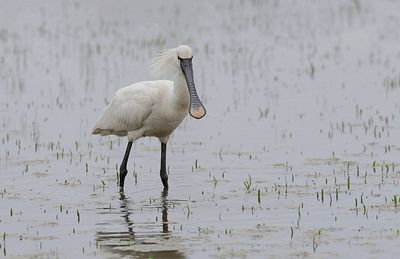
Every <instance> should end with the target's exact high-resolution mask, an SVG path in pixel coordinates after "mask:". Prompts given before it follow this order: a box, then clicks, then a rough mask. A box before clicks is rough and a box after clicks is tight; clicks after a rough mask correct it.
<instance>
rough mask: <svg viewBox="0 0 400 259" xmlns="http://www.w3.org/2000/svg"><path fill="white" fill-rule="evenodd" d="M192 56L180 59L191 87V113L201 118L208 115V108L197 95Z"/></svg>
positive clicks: (189, 87) (196, 117)
mask: <svg viewBox="0 0 400 259" xmlns="http://www.w3.org/2000/svg"><path fill="white" fill-rule="evenodd" d="M192 58H193V57H192ZM192 58H187V59H182V58H179V59H180V61H181V68H182V71H183V74H184V75H185V79H186V84H187V86H188V89H189V95H190V107H189V114H190V116H192V117H193V118H195V119H201V118H203V117H204V116H205V115H206V109H205V108H204V106H203V104H201V101H200V99H199V96H197V92H196V87H195V85H194V78H193V68H192Z"/></svg>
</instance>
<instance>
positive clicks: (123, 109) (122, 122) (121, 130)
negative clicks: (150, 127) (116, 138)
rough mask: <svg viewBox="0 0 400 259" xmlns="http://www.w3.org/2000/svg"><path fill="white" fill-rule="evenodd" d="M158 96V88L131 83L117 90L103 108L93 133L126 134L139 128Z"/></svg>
mask: <svg viewBox="0 0 400 259" xmlns="http://www.w3.org/2000/svg"><path fill="white" fill-rule="evenodd" d="M157 98H158V90H157V89H155V88H152V87H146V86H143V85H132V86H128V87H124V88H121V89H120V90H118V91H117V92H116V93H115V95H114V97H113V98H112V99H111V102H110V103H109V104H108V105H107V106H106V108H105V109H104V110H103V112H102V114H101V116H100V119H99V120H98V122H97V123H96V126H95V127H94V129H93V134H101V135H107V134H116V135H126V134H127V132H128V131H134V130H137V129H139V128H140V127H141V126H142V125H143V122H144V121H145V120H146V119H147V117H148V116H149V115H150V113H151V111H152V109H153V106H154V103H155V101H156V100H157Z"/></svg>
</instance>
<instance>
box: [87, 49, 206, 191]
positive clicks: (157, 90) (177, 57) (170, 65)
mask: <svg viewBox="0 0 400 259" xmlns="http://www.w3.org/2000/svg"><path fill="white" fill-rule="evenodd" d="M151 68H152V72H153V73H154V74H155V75H157V76H162V75H164V74H166V73H171V74H173V76H174V80H173V81H169V80H157V81H144V82H138V83H135V84H133V85H131V86H127V87H124V88H121V89H119V90H118V91H117V92H116V93H115V95H114V97H113V98H112V99H111V101H110V103H109V104H108V105H107V106H106V107H105V109H104V110H103V112H102V114H101V115H100V118H99V120H98V121H97V123H96V125H95V127H94V129H93V134H100V135H103V136H104V135H110V134H112V135H117V136H127V137H128V140H129V142H128V146H127V149H126V152H125V156H124V160H123V161H122V163H121V167H120V187H121V188H123V186H124V179H125V176H126V174H127V170H126V164H127V161H128V157H129V153H130V150H131V145H132V142H134V141H135V140H137V139H138V138H141V137H145V136H153V137H157V138H159V139H160V142H161V143H162V144H161V150H162V151H161V170H160V176H161V179H162V181H163V184H164V187H165V188H168V182H167V181H168V176H167V173H166V166H165V160H166V158H165V151H166V144H167V142H168V140H169V138H170V135H171V133H172V132H173V131H174V130H175V129H176V128H177V127H178V126H179V124H180V123H181V122H182V121H183V120H184V119H185V117H186V116H187V114H188V112H189V113H190V115H191V116H192V117H194V118H196V119H200V118H202V117H203V116H204V115H205V114H206V111H205V109H204V107H203V105H202V104H201V102H200V100H199V98H198V96H197V92H196V89H195V85H194V78H193V70H192V50H191V48H190V47H188V46H185V45H181V46H179V47H177V48H175V49H169V50H165V51H163V52H161V54H160V55H159V56H157V57H156V58H155V59H154V60H153V64H152V66H151Z"/></svg>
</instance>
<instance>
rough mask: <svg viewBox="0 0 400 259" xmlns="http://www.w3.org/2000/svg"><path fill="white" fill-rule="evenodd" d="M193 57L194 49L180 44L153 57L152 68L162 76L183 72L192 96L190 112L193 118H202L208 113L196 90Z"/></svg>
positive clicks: (157, 74)
mask: <svg viewBox="0 0 400 259" xmlns="http://www.w3.org/2000/svg"><path fill="white" fill-rule="evenodd" d="M192 59H193V54H192V49H191V48H190V47H189V46H187V45H180V46H178V47H177V48H174V49H168V50H164V51H162V52H161V54H160V55H159V56H157V57H155V58H154V59H153V63H152V65H151V68H152V72H153V74H155V75H156V76H162V75H164V74H166V73H168V72H170V73H182V74H183V76H184V78H185V81H186V85H187V87H188V91H189V96H190V106H189V114H190V116H192V117H193V118H196V119H201V118H203V117H204V116H205V115H206V109H205V108H204V106H203V104H202V103H201V101H200V99H199V97H198V95H197V92H196V87H195V84H194V77H193V68H192Z"/></svg>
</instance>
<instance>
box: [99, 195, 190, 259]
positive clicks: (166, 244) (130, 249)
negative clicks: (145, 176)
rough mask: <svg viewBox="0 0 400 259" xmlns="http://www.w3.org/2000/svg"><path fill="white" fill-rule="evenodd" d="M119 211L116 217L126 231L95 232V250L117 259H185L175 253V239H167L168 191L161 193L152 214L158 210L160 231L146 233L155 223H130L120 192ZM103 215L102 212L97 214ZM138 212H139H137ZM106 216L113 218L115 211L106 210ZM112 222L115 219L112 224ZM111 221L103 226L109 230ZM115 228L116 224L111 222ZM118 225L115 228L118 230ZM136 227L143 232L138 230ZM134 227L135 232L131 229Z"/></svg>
mask: <svg viewBox="0 0 400 259" xmlns="http://www.w3.org/2000/svg"><path fill="white" fill-rule="evenodd" d="M119 200H120V208H119V212H117V214H120V215H121V217H122V219H123V222H121V223H122V225H124V226H125V227H126V231H120V232H118V231H99V232H97V233H96V241H97V244H98V246H99V248H100V249H101V250H102V251H105V252H107V253H112V254H115V255H116V256H117V257H121V256H132V257H135V258H149V257H154V258H185V255H184V254H183V253H182V252H180V251H179V247H180V244H179V240H178V239H176V238H175V239H174V238H170V237H171V236H170V231H169V230H168V190H164V191H162V193H161V198H160V205H159V206H157V207H156V208H155V209H154V211H157V212H158V211H159V208H161V213H162V215H161V218H162V231H150V232H149V231H148V229H149V228H150V229H152V228H155V227H156V226H159V225H158V223H156V224H151V225H149V223H146V224H144V225H143V224H142V225H140V224H138V223H136V224H137V225H136V226H135V223H134V222H133V221H132V218H133V214H134V212H133V210H132V208H130V205H132V203H131V202H130V201H129V199H128V198H126V196H125V194H124V193H123V192H121V193H120V197H119ZM101 213H102V214H104V211H102V212H101ZM138 213H140V211H139V212H138ZM108 214H110V215H115V211H112V210H110V211H109V212H108ZM113 222H115V220H114V221H113ZM113 222H108V223H103V224H100V225H107V226H110V227H112V225H113V224H114V223H113ZM115 224H116V225H117V223H115ZM120 225H121V224H119V225H118V226H117V227H120ZM140 227H142V228H146V229H142V231H141V229H139V228H140ZM135 228H136V230H135Z"/></svg>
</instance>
